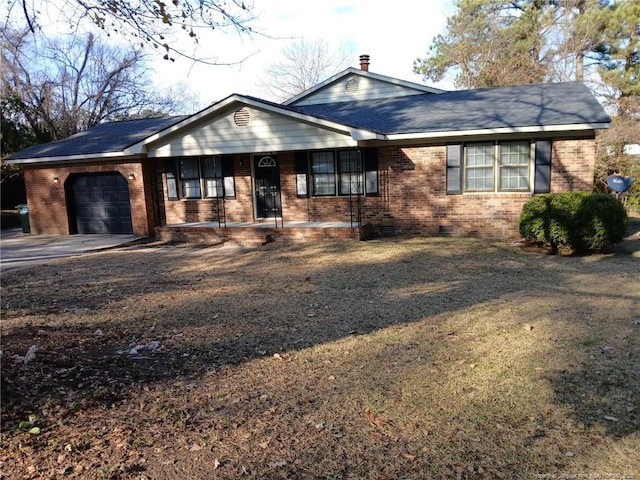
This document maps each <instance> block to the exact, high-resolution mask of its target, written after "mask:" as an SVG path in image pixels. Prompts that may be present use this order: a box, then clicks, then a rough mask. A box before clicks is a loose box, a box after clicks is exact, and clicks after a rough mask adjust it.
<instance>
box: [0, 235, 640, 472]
mask: <svg viewBox="0 0 640 480" xmlns="http://www.w3.org/2000/svg"><path fill="white" fill-rule="evenodd" d="M1 307H2V351H3V356H2V451H1V453H0V460H1V462H2V463H1V472H2V478H3V479H7V480H8V479H40V478H56V479H58V478H60V479H63V478H64V479H66V478H95V479H187V478H202V479H235V478H254V479H258V478H260V479H271V478H274V479H278V478H301V479H307V478H310V479H423V478H434V479H439V478H443V479H444V478H465V479H466V478H479V479H484V478H487V479H493V478H509V479H512V478H515V479H518V478H522V479H531V478H624V479H631V478H640V454H639V453H638V452H640V398H639V395H640V256H639V255H638V252H637V251H636V252H635V253H634V249H626V250H624V249H622V250H618V251H616V252H613V253H609V254H601V255H593V256H588V257H554V256H549V255H545V254H544V253H542V252H539V251H526V250H522V249H520V248H518V247H515V246H512V245H506V244H504V243H488V242H486V241H480V240H473V239H464V240H461V239H444V238H430V239H403V238H395V239H390V240H376V241H370V242H345V243H318V244H313V245H311V244H306V245H285V244H278V243H275V244H270V245H267V246H265V247H262V248H260V249H257V250H253V251H248V252H241V253H235V254H229V253H222V252H221V251H220V250H215V249H210V248H196V247H170V246H144V245H141V246H135V247H129V248H125V249H118V250H111V251H106V252H102V253H97V254H93V255H87V256H83V257H81V258H71V259H59V260H52V261H51V262H50V263H48V264H47V265H44V266H38V267H31V268H27V269H23V270H17V271H9V272H4V273H3V275H2V298H1ZM32 345H35V346H36V347H37V351H36V352H35V357H34V358H31V359H30V358H27V359H26V360H27V361H26V362H25V361H24V360H25V359H21V358H19V357H18V356H21V357H24V356H25V354H26V353H27V351H28V350H29V348H30V347H31V346H32ZM136 347H137V348H136ZM132 349H134V350H133V351H132Z"/></svg>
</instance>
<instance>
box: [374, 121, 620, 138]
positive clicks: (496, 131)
mask: <svg viewBox="0 0 640 480" xmlns="http://www.w3.org/2000/svg"><path fill="white" fill-rule="evenodd" d="M609 125H610V123H581V124H569V125H539V126H531V127H501V128H485V129H477V130H450V131H437V132H420V133H397V134H391V135H386V137H385V138H386V140H419V139H422V138H444V137H471V136H477V135H503V134H509V133H544V132H570V131H585V130H602V129H605V128H609Z"/></svg>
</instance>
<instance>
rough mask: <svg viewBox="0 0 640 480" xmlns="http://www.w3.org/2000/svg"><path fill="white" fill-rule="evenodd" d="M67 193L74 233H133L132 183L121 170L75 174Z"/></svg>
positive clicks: (72, 176)
mask: <svg viewBox="0 0 640 480" xmlns="http://www.w3.org/2000/svg"><path fill="white" fill-rule="evenodd" d="M67 195H68V197H67V198H68V200H69V201H68V205H69V208H70V211H69V221H70V227H71V228H70V230H71V231H72V232H73V233H123V234H125V233H128V234H131V233H133V228H132V223H131V203H130V199H129V184H128V182H127V180H126V179H125V178H124V177H123V176H122V175H121V174H120V173H118V172H109V173H90V174H81V175H71V176H69V178H68V179H67Z"/></svg>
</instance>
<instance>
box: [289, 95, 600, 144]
mask: <svg viewBox="0 0 640 480" xmlns="http://www.w3.org/2000/svg"><path fill="white" fill-rule="evenodd" d="M295 108H296V109H297V110H298V111H300V112H303V113H306V114H308V115H314V116H319V117H322V118H325V119H328V120H332V121H335V122H338V123H343V124H346V125H349V126H352V127H358V128H364V129H368V130H372V131H375V132H378V133H383V134H401V133H420V132H440V131H443V132H445V131H463V130H479V129H493V128H505V127H530V126H543V125H544V126H551V125H572V124H584V123H607V122H609V121H610V119H609V116H608V115H607V114H606V113H605V111H604V109H603V108H602V106H601V105H600V103H598V101H597V100H596V99H595V97H594V96H593V95H592V94H591V92H590V91H589V89H587V87H585V86H584V85H583V84H582V83H580V82H568V83H547V84H540V85H522V86H515V87H500V88H484V89H476V90H460V91H453V92H446V93H440V94H437V95H432V94H423V95H411V96H407V97H399V98H391V99H385V100H369V101H366V100H364V101H354V102H344V103H334V104H325V105H309V106H300V107H295Z"/></svg>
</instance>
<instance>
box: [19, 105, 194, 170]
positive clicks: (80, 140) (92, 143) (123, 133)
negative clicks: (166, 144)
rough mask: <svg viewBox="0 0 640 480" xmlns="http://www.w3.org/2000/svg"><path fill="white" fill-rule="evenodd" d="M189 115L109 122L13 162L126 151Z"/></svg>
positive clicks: (28, 152) (24, 152)
mask: <svg viewBox="0 0 640 480" xmlns="http://www.w3.org/2000/svg"><path fill="white" fill-rule="evenodd" d="M185 118H186V116H185V115H180V116H174V117H164V118H143V119H139V120H126V121H121V122H107V123H101V124H99V125H96V126H95V127H93V128H90V129H89V130H85V131H83V132H79V133H76V134H75V135H72V136H70V137H67V138H64V139H62V140H58V141H56V142H51V143H44V144H42V145H34V146H33V147H29V148H25V149H24V150H22V151H20V152H18V153H16V154H14V155H11V156H10V157H9V158H8V159H9V160H20V159H27V158H43V157H58V156H68V155H88V156H89V155H93V154H103V153H111V152H122V151H123V150H124V149H125V148H127V147H128V146H130V145H133V144H134V143H137V142H139V141H141V140H144V139H145V138H147V137H149V136H151V135H153V134H154V133H157V132H159V131H161V130H164V129H165V128H167V127H170V126H171V125H173V124H175V123H177V122H179V121H180V120H183V119H185Z"/></svg>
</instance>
